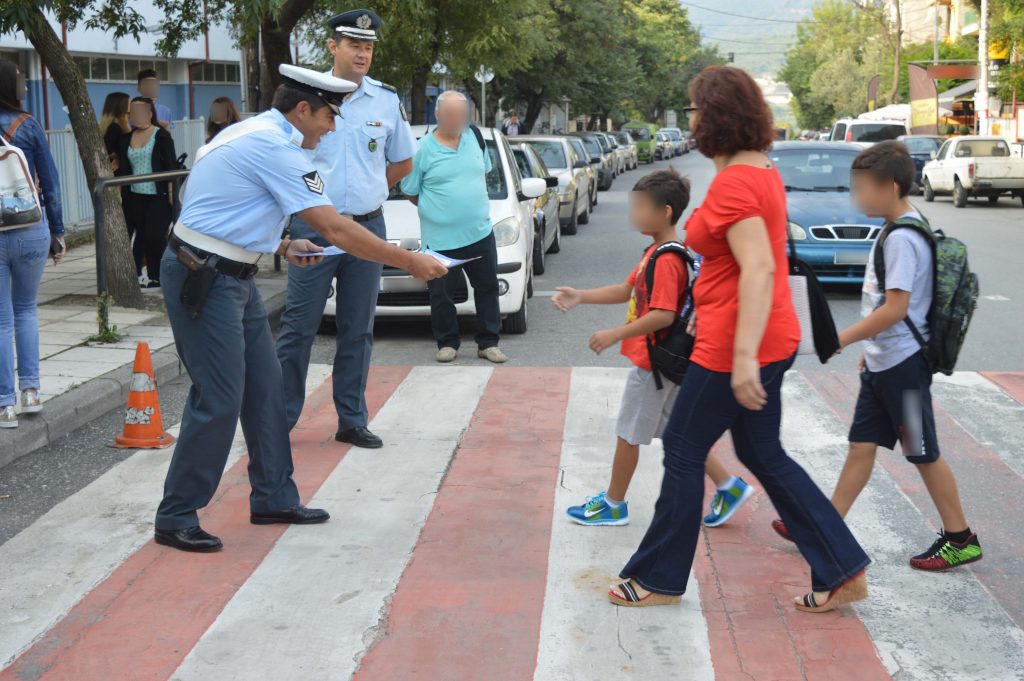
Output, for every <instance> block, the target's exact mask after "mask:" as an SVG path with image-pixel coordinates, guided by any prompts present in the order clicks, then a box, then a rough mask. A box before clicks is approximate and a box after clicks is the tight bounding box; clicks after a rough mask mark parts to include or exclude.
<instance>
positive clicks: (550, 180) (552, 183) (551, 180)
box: [544, 175, 558, 189]
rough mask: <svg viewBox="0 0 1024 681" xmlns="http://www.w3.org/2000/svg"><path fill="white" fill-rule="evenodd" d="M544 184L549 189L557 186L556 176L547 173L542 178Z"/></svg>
mask: <svg viewBox="0 0 1024 681" xmlns="http://www.w3.org/2000/svg"><path fill="white" fill-rule="evenodd" d="M544 184H546V185H547V186H548V188H549V189H552V188H554V187H557V186H558V178H557V177H555V176H554V175H548V176H547V177H545V178H544Z"/></svg>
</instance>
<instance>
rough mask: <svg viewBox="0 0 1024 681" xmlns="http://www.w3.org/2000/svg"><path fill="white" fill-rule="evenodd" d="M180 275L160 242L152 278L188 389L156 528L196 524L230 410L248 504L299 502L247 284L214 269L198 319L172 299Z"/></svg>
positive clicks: (225, 448)
mask: <svg viewBox="0 0 1024 681" xmlns="http://www.w3.org/2000/svg"><path fill="white" fill-rule="evenodd" d="M187 274H188V270H187V269H186V268H185V266H184V265H182V264H181V263H180V262H178V260H177V258H176V257H175V255H174V254H173V253H172V252H171V251H170V249H168V250H167V251H165V252H164V257H163V260H162V261H161V273H160V283H161V284H162V287H163V296H164V303H165V305H166V306H167V316H168V317H169V318H170V320H171V329H172V330H173V331H174V343H175V345H176V346H177V348H178V356H179V357H180V358H181V361H182V362H183V363H184V364H185V368H186V369H187V370H188V373H189V376H190V377H191V378H192V388H191V390H189V394H188V401H187V402H186V403H185V412H184V414H183V415H182V418H181V432H180V434H179V436H178V444H177V446H176V447H175V449H174V456H173V457H172V458H171V466H170V468H169V469H168V471H167V480H166V481H165V482H164V498H163V501H161V502H160V507H159V509H158V510H157V513H156V527H157V529H160V530H173V529H180V528H185V527H192V526H193V525H198V524H199V518H198V515H197V514H196V511H197V510H198V509H200V508H203V507H204V506H206V505H207V504H208V503H210V499H212V498H213V494H214V492H215V491H216V490H217V485H218V484H219V483H220V478H221V475H222V474H223V472H224V465H225V463H226V462H227V459H228V454H229V453H230V450H231V442H232V440H233V439H234V436H235V427H236V425H237V424H238V420H239V417H241V421H242V432H243V433H244V435H245V444H246V446H247V447H248V450H249V483H250V484H251V485H252V494H251V495H250V497H249V506H250V508H251V509H252V510H253V511H256V512H267V511H277V510H281V509H285V508H289V507H292V506H295V505H297V504H298V503H299V491H298V489H297V488H296V487H295V481H294V480H292V470H293V466H292V450H291V444H290V443H289V441H288V424H287V422H286V420H285V413H284V396H283V390H282V389H281V367H280V364H278V362H277V357H276V355H275V354H274V339H273V336H272V335H271V333H270V324H269V323H268V322H267V311H266V308H264V307H263V300H262V299H261V298H260V293H259V290H258V289H257V288H256V283H255V281H253V280H251V279H250V280H249V281H242V280H240V279H235V278H234V277H228V276H225V275H223V274H222V275H219V276H218V277H217V279H216V281H215V282H214V284H213V287H212V288H211V289H210V292H209V295H208V296H207V298H206V302H205V304H204V305H203V309H202V312H201V313H200V314H199V317H198V318H196V319H192V318H191V317H189V315H188V313H187V312H186V311H185V308H184V306H183V305H182V304H181V300H180V296H181V287H182V284H183V283H184V281H185V276H186V275H187Z"/></svg>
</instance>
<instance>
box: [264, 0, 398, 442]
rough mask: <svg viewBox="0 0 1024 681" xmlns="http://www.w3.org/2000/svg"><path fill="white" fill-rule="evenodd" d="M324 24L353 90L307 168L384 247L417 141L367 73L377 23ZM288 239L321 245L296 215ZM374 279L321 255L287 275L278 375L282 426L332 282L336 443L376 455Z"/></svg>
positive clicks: (357, 13)
mask: <svg viewBox="0 0 1024 681" xmlns="http://www.w3.org/2000/svg"><path fill="white" fill-rule="evenodd" d="M327 25H328V26H329V27H330V28H331V29H333V31H334V34H333V36H332V38H331V39H330V40H329V41H328V43H327V45H328V47H329V48H330V50H331V54H333V55H334V68H333V69H332V71H331V73H332V75H334V76H336V77H338V78H344V79H346V80H350V81H352V82H354V83H358V85H359V87H358V88H356V90H355V92H353V93H352V94H351V95H350V96H349V97H348V98H347V99H346V100H345V103H344V104H342V106H341V115H340V117H339V118H338V119H337V130H336V131H335V132H333V133H330V134H328V135H326V136H325V137H324V139H323V141H322V142H321V143H320V146H319V147H318V148H317V150H316V152H315V154H314V157H313V165H314V166H315V167H316V168H317V170H318V171H319V172H320V174H321V175H322V176H323V178H324V180H325V181H326V183H327V190H326V191H327V194H328V196H329V197H330V199H331V202H332V203H333V204H334V207H335V208H336V209H337V210H338V212H339V213H342V214H343V215H348V216H351V218H352V219H353V220H355V221H356V222H358V223H360V224H361V225H363V226H364V227H366V228H367V229H368V230H370V231H371V232H373V233H374V234H376V235H377V236H379V237H380V238H381V239H384V238H386V232H385V226H384V217H383V214H382V210H381V205H382V204H383V203H384V201H386V200H387V198H388V190H389V188H390V187H393V186H394V185H396V184H398V182H399V181H400V180H401V179H402V178H403V177H405V176H406V175H408V174H409V172H410V171H411V170H412V155H413V154H414V153H415V152H416V139H415V137H413V134H412V130H410V129H409V123H408V122H407V120H406V115H405V110H404V109H403V108H402V104H401V102H400V101H399V99H398V95H397V94H396V92H395V88H393V87H392V86H390V85H384V84H382V83H381V82H380V81H376V80H374V79H372V78H370V77H369V76H367V75H366V74H367V72H368V71H369V70H370V64H371V63H372V61H373V47H374V43H375V42H376V40H377V31H378V29H379V28H380V26H381V20H380V17H378V16H377V15H376V14H374V13H373V12H371V11H370V10H366V9H357V10H352V11H350V12H345V13H343V14H339V15H338V16H336V17H334V18H332V19H331V20H330V21H328V22H327ZM291 233H292V236H294V237H303V238H310V239H312V240H313V241H314V242H315V243H320V244H322V243H325V242H324V241H323V240H322V239H321V238H320V237H319V236H318V235H317V234H316V233H315V232H314V231H313V230H312V229H310V227H309V225H308V224H307V223H306V222H305V221H304V220H302V219H301V217H298V218H296V219H295V220H293V221H292V227H291ZM380 277H381V265H380V264H379V263H376V262H371V261H369V260H363V259H360V258H358V257H356V256H354V255H352V254H348V253H346V254H344V255H335V256H328V257H326V258H324V262H323V263H321V264H319V265H316V266H313V267H308V268H305V269H301V270H300V269H289V270H288V302H287V306H286V308H285V312H284V315H283V316H282V318H281V334H280V336H279V337H278V341H277V355H278V359H280V360H281V370H282V373H283V375H284V390H285V406H286V409H287V412H288V425H289V427H293V426H294V425H295V423H296V422H297V421H298V420H299V415H300V414H301V413H302V405H303V401H304V399H305V394H306V371H307V370H308V368H309V356H310V351H311V349H312V346H313V340H314V337H315V336H316V330H317V328H318V327H319V325H320V319H321V317H322V316H323V313H324V306H325V304H326V302H327V297H328V296H329V295H330V292H331V284H332V283H333V282H334V281H335V280H336V281H337V287H336V290H337V293H338V298H337V309H336V313H335V319H336V323H337V326H338V335H337V338H336V339H335V345H336V350H335V354H334V375H333V384H334V385H333V387H334V407H335V409H336V411H337V412H338V431H337V434H336V435H335V436H334V439H336V440H337V441H339V442H349V443H351V444H354V445H356V446H357V447H368V448H373V449H375V448H377V447H381V446H382V445H383V443H382V442H381V439H380V438H379V437H377V436H376V435H374V434H373V433H372V432H370V430H369V429H368V428H367V420H368V418H369V415H368V413H367V409H366V399H365V391H366V380H367V376H368V374H369V370H370V353H371V352H372V350H373V317H374V314H375V312H376V309H377V292H378V291H379V290H380Z"/></svg>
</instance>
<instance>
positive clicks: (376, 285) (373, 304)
mask: <svg viewBox="0 0 1024 681" xmlns="http://www.w3.org/2000/svg"><path fill="white" fill-rule="evenodd" d="M362 225H363V227H366V228H367V229H368V230H370V231H371V232H373V233H374V234H376V235H377V236H379V237H380V238H382V239H383V238H385V237H386V234H387V233H386V229H385V226H384V217H383V216H379V217H376V218H373V219H372V220H367V221H366V222H364V223H362ZM291 235H292V238H293V239H311V240H313V241H314V242H316V243H318V244H320V245H321V246H326V245H327V242H326V241H325V240H324V239H323V237H321V236H320V235H319V234H317V233H316V232H315V231H314V230H313V228H312V227H310V226H309V224H308V223H306V221H305V220H303V219H301V218H298V217H296V218H294V219H293V220H292V226H291ZM382 270H383V266H382V265H381V264H380V263H376V262H370V261H369V260H361V259H360V258H356V257H354V256H351V255H349V254H347V253H346V254H345V255H334V256H330V257H328V258H324V260H323V262H321V263H319V264H318V265H313V266H312V267H303V268H299V267H289V268H288V300H287V306H286V307H285V311H284V315H283V316H282V317H281V333H280V335H279V336H278V339H277V357H278V359H279V360H280V361H281V373H282V375H283V376H284V397H285V405H286V407H285V408H286V410H287V413H288V427H289V428H293V427H294V426H295V424H296V423H297V422H298V420H299V415H300V414H302V405H303V402H304V401H305V399H306V372H307V371H308V370H309V355H310V351H311V350H312V347H313V340H314V338H315V337H316V332H317V329H318V328H319V327H320V320H321V319H322V318H323V314H324V305H325V304H326V302H327V296H328V295H330V292H331V284H333V283H334V282H335V281H337V286H336V289H335V290H336V291H337V292H338V300H337V309H336V311H335V321H336V323H337V326H338V335H337V338H336V339H335V352H334V372H333V376H332V380H333V383H334V408H335V410H336V411H337V412H338V430H347V429H349V428H365V427H366V425H367V421H368V419H369V414H368V412H367V409H366V379H367V376H368V375H369V372H370V355H371V354H372V352H373V315H374V314H375V312H376V310H377V293H378V292H379V291H380V277H381V272H382Z"/></svg>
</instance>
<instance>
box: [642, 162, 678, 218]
mask: <svg viewBox="0 0 1024 681" xmlns="http://www.w3.org/2000/svg"><path fill="white" fill-rule="evenodd" d="M633 191H635V192H644V193H646V194H650V195H651V198H652V199H654V202H655V203H657V204H660V205H663V206H671V207H672V224H673V225H674V224H676V223H677V222H679V218H680V217H681V216H682V214H683V211H684V210H686V207H687V206H688V205H689V204H690V180H688V179H687V178H685V177H683V176H682V175H680V174H679V173H677V172H676V169H675V168H665V169H664V170H656V171H654V172H653V173H648V174H647V175H644V176H643V177H641V178H640V179H639V180H638V181H637V183H636V184H635V185H633Z"/></svg>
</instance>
